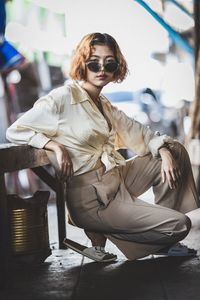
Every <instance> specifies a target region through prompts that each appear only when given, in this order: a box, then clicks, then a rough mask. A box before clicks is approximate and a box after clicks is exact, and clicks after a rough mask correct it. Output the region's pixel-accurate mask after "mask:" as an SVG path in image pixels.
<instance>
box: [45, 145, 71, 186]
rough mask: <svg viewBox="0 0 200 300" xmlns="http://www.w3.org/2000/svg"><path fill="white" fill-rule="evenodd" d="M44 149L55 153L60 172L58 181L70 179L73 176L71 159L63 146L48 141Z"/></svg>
mask: <svg viewBox="0 0 200 300" xmlns="http://www.w3.org/2000/svg"><path fill="white" fill-rule="evenodd" d="M44 148H45V149H47V150H52V151H53V152H54V153H55V155H56V158H57V162H58V166H59V171H60V172H59V177H60V179H61V180H63V181H66V180H68V179H70V178H71V177H72V176H73V174H74V171H73V165H72V161H71V158H70V156H69V153H68V151H67V150H66V148H65V146H63V145H61V144H59V143H57V142H54V141H49V142H48V143H47V144H46V145H45V146H44Z"/></svg>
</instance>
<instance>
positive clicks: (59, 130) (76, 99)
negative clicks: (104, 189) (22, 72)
mask: <svg viewBox="0 0 200 300" xmlns="http://www.w3.org/2000/svg"><path fill="white" fill-rule="evenodd" d="M100 99H101V102H102V107H103V111H104V114H105V116H106V118H108V119H109V120H110V123H111V127H112V128H111V129H109V126H108V123H107V121H106V119H105V117H104V116H103V115H102V113H101V112H100V111H99V110H98V108H97V107H96V105H95V104H94V102H93V101H92V100H91V98H90V97H89V95H88V94H87V92H86V91H85V90H84V89H83V88H82V87H81V85H80V84H78V83H76V82H74V81H73V82H70V83H68V84H67V85H64V86H62V87H59V88H56V89H54V90H52V91H51V92H50V93H49V94H48V95H46V96H44V97H41V98H40V99H39V100H37V101H36V102H35V104H34V106H33V108H32V109H30V110H29V111H27V112H26V113H24V114H23V115H22V116H21V117H20V118H19V119H18V120H17V121H15V122H14V123H13V124H12V125H11V126H10V127H9V128H8V129H7V133H6V134H7V139H8V140H9V141H11V142H13V143H16V144H29V145H31V146H33V147H36V148H43V147H44V146H45V144H46V143H47V142H48V141H49V140H52V141H55V142H58V143H60V144H63V145H65V146H66V149H67V151H68V153H69V155H70V157H71V159H72V163H73V169H74V175H78V174H82V173H85V172H88V171H90V170H92V169H93V168H94V167H95V165H96V163H97V161H98V160H99V159H100V160H101V161H102V163H103V164H104V165H105V167H106V171H108V170H110V169H112V168H113V167H115V166H116V165H123V164H125V160H124V158H123V157H122V156H121V155H120V154H119V153H118V151H116V150H117V149H119V148H128V149H130V150H132V151H133V152H134V153H136V154H138V155H145V154H147V153H148V152H151V153H152V154H153V156H156V155H157V154H158V148H159V147H161V146H162V145H163V144H164V143H165V142H169V141H170V138H169V137H168V136H166V135H162V136H157V135H155V134H154V132H152V131H151V130H150V129H149V128H148V127H146V126H143V125H142V124H140V123H139V122H137V121H135V120H134V119H131V118H129V117H128V116H126V114H125V113H123V112H122V111H120V110H118V109H117V108H116V107H115V106H113V105H112V104H111V103H110V102H109V101H108V100H107V99H106V97H105V96H103V95H100Z"/></svg>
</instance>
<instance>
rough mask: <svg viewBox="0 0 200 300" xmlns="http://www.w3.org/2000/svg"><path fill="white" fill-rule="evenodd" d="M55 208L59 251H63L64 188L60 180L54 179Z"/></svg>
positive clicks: (64, 227) (64, 231) (64, 235)
mask: <svg viewBox="0 0 200 300" xmlns="http://www.w3.org/2000/svg"><path fill="white" fill-rule="evenodd" d="M56 206H57V218H58V240H59V249H64V248H66V247H64V245H63V240H64V238H65V237H66V213H65V188H64V184H63V183H62V182H60V180H58V179H56Z"/></svg>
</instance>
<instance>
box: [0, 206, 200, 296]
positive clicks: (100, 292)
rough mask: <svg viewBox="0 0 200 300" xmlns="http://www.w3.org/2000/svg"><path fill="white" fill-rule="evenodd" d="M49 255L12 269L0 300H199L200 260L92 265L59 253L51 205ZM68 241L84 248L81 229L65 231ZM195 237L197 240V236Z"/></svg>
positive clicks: (69, 252)
mask: <svg viewBox="0 0 200 300" xmlns="http://www.w3.org/2000/svg"><path fill="white" fill-rule="evenodd" d="M48 215H49V234H50V245H51V249H52V255H51V256H49V257H48V258H47V259H46V261H45V262H44V263H43V264H41V265H35V266H29V265H25V266H22V265H16V266H15V267H14V268H13V270H12V272H11V274H10V278H9V279H10V280H9V286H8V288H7V289H5V290H4V291H0V300H14V299H20V300H40V299H41V300H43V299H44V300H45V299H48V300H57V299H59V300H85V299H87V300H90V299H91V300H100V299H101V300H108V299H109V300H186V299H188V300H190V299H191V300H199V299H200V259H199V257H196V258H173V257H167V258H166V257H162V258H155V257H148V258H146V259H142V260H137V261H133V262H130V261H127V260H126V259H125V258H124V256H123V255H122V254H121V253H120V252H119V251H118V250H117V248H116V247H115V246H114V245H112V244H111V243H110V242H109V243H108V244H107V250H108V251H112V252H115V253H117V254H118V261H117V262H115V263H110V264H100V263H96V262H92V261H91V260H90V259H88V258H83V257H82V256H81V255H80V254H78V253H75V252H73V251H72V250H58V243H57V226H56V218H55V215H56V209H55V204H54V203H51V204H49V206H48ZM67 233H68V237H69V238H71V239H74V240H76V241H78V242H81V243H82V244H85V245H89V244H88V239H87V238H86V237H85V235H84V233H83V231H82V230H81V229H78V228H75V227H73V226H70V225H67ZM198 237H199V235H198Z"/></svg>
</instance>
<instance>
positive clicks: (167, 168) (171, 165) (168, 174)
mask: <svg viewBox="0 0 200 300" xmlns="http://www.w3.org/2000/svg"><path fill="white" fill-rule="evenodd" d="M159 153H160V156H161V159H162V164H161V176H162V182H163V183H164V182H165V180H167V182H168V184H169V187H170V189H176V188H177V187H178V185H179V182H180V178H181V172H180V169H179V166H178V164H177V162H176V161H175V159H174V158H173V156H172V154H171V152H170V151H169V150H168V149H167V148H161V149H160V150H159Z"/></svg>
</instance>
